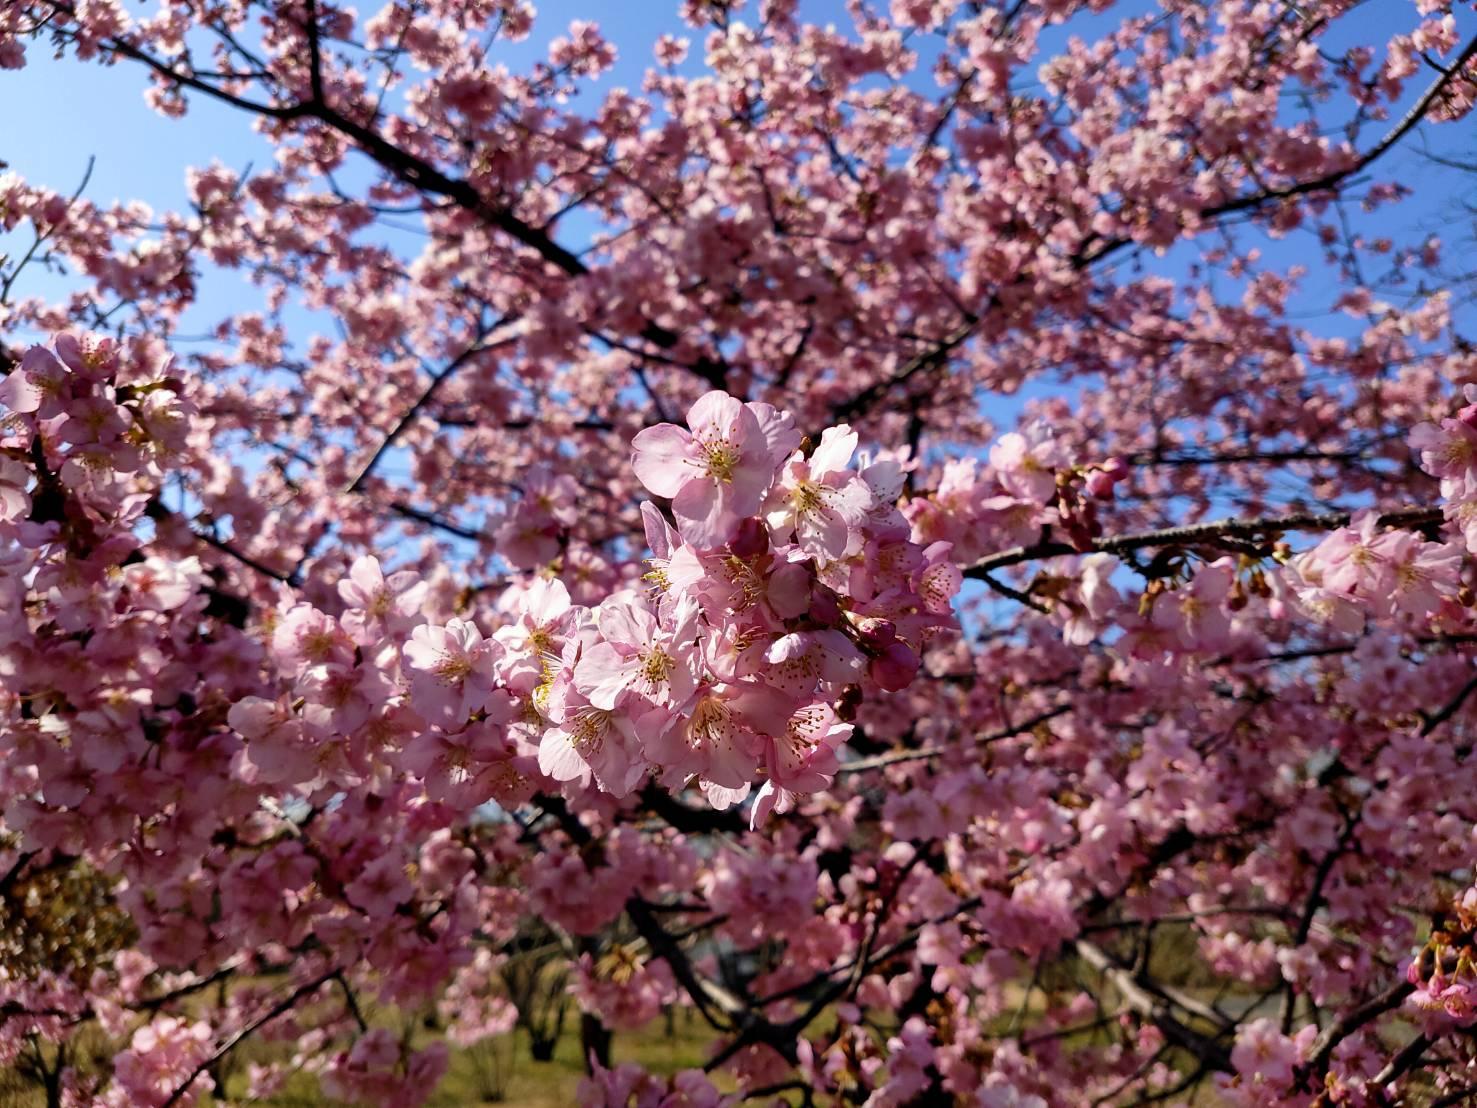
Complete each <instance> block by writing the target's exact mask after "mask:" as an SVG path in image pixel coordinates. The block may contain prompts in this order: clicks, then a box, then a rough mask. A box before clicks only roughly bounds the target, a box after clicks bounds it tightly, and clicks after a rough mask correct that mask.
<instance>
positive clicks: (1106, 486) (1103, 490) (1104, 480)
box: [1086, 469, 1113, 500]
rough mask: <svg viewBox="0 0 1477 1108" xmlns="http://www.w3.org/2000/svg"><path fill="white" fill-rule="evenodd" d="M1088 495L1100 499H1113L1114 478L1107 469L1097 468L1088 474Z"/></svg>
mask: <svg viewBox="0 0 1477 1108" xmlns="http://www.w3.org/2000/svg"><path fill="white" fill-rule="evenodd" d="M1086 486H1087V495H1088V496H1095V497H1097V498H1098V499H1099V500H1112V499H1113V478H1112V476H1110V475H1109V473H1108V472H1107V471H1106V470H1102V469H1095V470H1093V471H1092V472H1091V473H1089V474H1088V475H1087V481H1086Z"/></svg>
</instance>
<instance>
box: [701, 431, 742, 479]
mask: <svg viewBox="0 0 1477 1108" xmlns="http://www.w3.org/2000/svg"><path fill="white" fill-rule="evenodd" d="M702 451H703V464H704V465H705V466H706V467H707V470H708V476H709V477H711V478H713V480H715V481H732V480H733V471H734V470H735V469H737V468H738V463H739V452H738V449H737V448H736V447H735V446H734V445H733V444H732V443H730V442H729V441H728V440H727V439H719V440H717V441H716V442H705V443H703V445H702Z"/></svg>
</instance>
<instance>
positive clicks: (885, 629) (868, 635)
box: [857, 619, 897, 650]
mask: <svg viewBox="0 0 1477 1108" xmlns="http://www.w3.org/2000/svg"><path fill="white" fill-rule="evenodd" d="M857 635H858V637H859V638H860V639H861V642H862V645H863V646H866V647H870V648H871V649H873V650H880V649H882V648H883V647H885V646H889V645H891V644H892V643H895V642H897V626H896V625H895V624H894V623H893V622H892V620H890V619H864V620H862V621H861V623H859V624H857Z"/></svg>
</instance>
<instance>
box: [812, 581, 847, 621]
mask: <svg viewBox="0 0 1477 1108" xmlns="http://www.w3.org/2000/svg"><path fill="white" fill-rule="evenodd" d="M809 615H810V618H811V619H813V620H815V621H816V622H817V623H819V624H820V625H821V626H823V627H835V626H836V625H837V624H838V623H840V622H841V604H840V603H839V602H838V601H837V600H836V594H835V593H833V592H832V591H831V590H830V589H828V588H826V587H825V586H824V585H816V586H815V587H814V588H813V589H811V592H810V612H809Z"/></svg>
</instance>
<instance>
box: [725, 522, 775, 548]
mask: <svg viewBox="0 0 1477 1108" xmlns="http://www.w3.org/2000/svg"><path fill="white" fill-rule="evenodd" d="M728 549H729V550H731V551H732V552H733V553H734V555H735V556H736V557H739V558H757V557H758V556H759V555H760V554H763V553H765V552H766V551H768V550H769V528H767V527H765V526H764V522H763V521H762V520H760V519H758V518H756V517H754V516H750V517H749V518H748V519H744V520H740V521H739V525H738V527H737V529H735V531H734V533H733V538H731V539H729V540H728Z"/></svg>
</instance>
